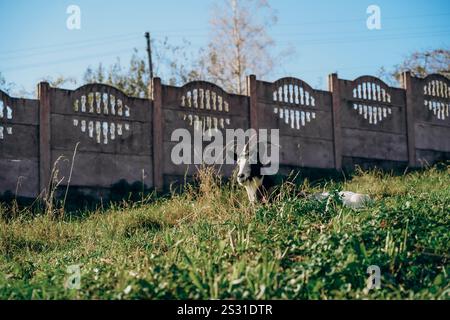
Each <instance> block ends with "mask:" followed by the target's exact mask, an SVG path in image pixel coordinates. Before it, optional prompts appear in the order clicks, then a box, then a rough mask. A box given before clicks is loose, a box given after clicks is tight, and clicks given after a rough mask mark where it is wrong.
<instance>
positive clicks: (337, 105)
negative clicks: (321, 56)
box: [328, 73, 342, 171]
mask: <svg viewBox="0 0 450 320" xmlns="http://www.w3.org/2000/svg"><path fill="white" fill-rule="evenodd" d="M328 90H329V91H330V92H331V96H332V114H333V144H334V166H335V169H336V170H338V171H339V170H341V169H342V132H341V88H340V86H339V78H338V75H337V73H333V74H330V75H329V76H328Z"/></svg>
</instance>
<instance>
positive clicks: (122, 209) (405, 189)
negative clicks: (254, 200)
mask: <svg viewBox="0 0 450 320" xmlns="http://www.w3.org/2000/svg"><path fill="white" fill-rule="evenodd" d="M213 177H214V175H211V174H210V173H208V172H202V174H201V177H200V178H201V184H200V186H199V187H198V188H193V187H192V188H190V189H189V190H187V191H186V192H185V193H183V194H180V195H172V196H171V197H169V198H165V199H158V200H154V201H152V202H151V203H134V204H130V203H122V204H120V205H116V206H112V207H110V208H109V209H104V210H100V209H99V210H97V211H94V212H84V213H83V214H82V215H81V216H78V217H74V216H72V217H71V216H69V215H67V214H66V215H63V216H62V215H61V214H56V213H55V212H46V213H42V214H40V215H37V216H36V215H33V214H31V213H30V212H29V211H26V210H22V211H20V212H19V211H18V209H17V208H12V209H11V208H9V209H8V208H6V207H5V206H3V207H2V208H0V215H1V218H0V299H179V298H193V299H449V298H450V284H449V283H450V282H449V279H450V278H449V273H450V265H449V258H450V257H449V255H450V209H449V208H450V166H448V167H444V168H440V169H437V168H430V169H428V170H426V171H422V172H413V173H408V174H405V175H401V176H392V175H388V174H383V173H380V172H377V171H373V172H368V173H362V172H360V173H357V174H356V175H355V176H353V177H351V178H349V179H348V180H347V181H346V182H342V183H335V182H332V181H329V182H323V183H321V184H316V185H310V184H309V183H308V182H305V183H304V184H303V185H302V186H298V187H296V188H297V189H298V188H300V189H302V190H304V191H307V192H312V191H318V190H327V191H337V190H350V191H356V192H364V193H368V194H370V195H371V196H372V198H373V199H374V201H373V203H371V204H370V205H369V206H368V207H367V208H364V209H361V210H351V209H348V208H344V207H342V205H341V204H340V201H339V198H338V197H337V196H333V197H332V198H331V199H330V201H313V200H305V199H302V198H297V197H296V196H295V194H296V193H298V192H297V191H298V190H297V191H296V190H294V189H295V187H294V186H292V185H291V184H288V183H286V184H285V185H283V187H282V190H281V192H280V196H279V199H277V201H275V203H274V204H272V205H264V206H258V207H254V208H253V207H250V206H249V205H248V203H247V200H246V196H245V194H244V192H243V190H241V189H240V188H238V187H237V186H236V185H233V184H222V183H221V182H220V181H217V180H216V178H213ZM334 194H336V193H334ZM58 212H61V211H58ZM71 265H78V266H80V270H81V282H80V286H81V287H80V289H79V290H76V289H67V288H65V286H64V284H65V282H66V279H68V276H69V273H67V268H68V267H69V266H71ZM370 265H377V266H379V267H380V269H381V288H380V289H378V290H368V289H367V288H366V282H367V278H368V274H367V273H366V271H367V267H368V266H370Z"/></svg>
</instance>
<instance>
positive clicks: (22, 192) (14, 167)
mask: <svg viewBox="0 0 450 320" xmlns="http://www.w3.org/2000/svg"><path fill="white" fill-rule="evenodd" d="M38 111H39V102H38V101H37V100H30V99H16V98H11V97H10V96H9V95H7V94H6V93H4V92H2V91H0V196H1V195H2V194H5V193H9V194H10V195H12V196H14V197H16V196H18V197H26V198H35V197H36V196H37V195H38V193H39V132H38V121H39V114H38Z"/></svg>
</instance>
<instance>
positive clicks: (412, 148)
mask: <svg viewBox="0 0 450 320" xmlns="http://www.w3.org/2000/svg"><path fill="white" fill-rule="evenodd" d="M402 80H403V81H402V82H403V83H402V85H403V89H405V91H406V108H405V109H406V130H407V131H406V137H407V141H408V166H409V167H411V168H414V167H416V166H417V161H416V139H415V130H414V127H415V117H414V103H415V100H416V99H415V98H414V90H415V89H416V88H414V86H413V78H412V76H411V72H410V71H407V72H404V73H403V74H402Z"/></svg>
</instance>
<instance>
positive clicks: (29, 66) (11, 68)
mask: <svg viewBox="0 0 450 320" xmlns="http://www.w3.org/2000/svg"><path fill="white" fill-rule="evenodd" d="M141 49H142V48H141ZM127 52H128V53H129V52H130V49H129V48H127V49H123V50H118V51H110V52H106V53H102V54H95V55H88V56H82V57H75V58H70V59H61V60H56V61H52V62H46V63H34V64H28V65H21V66H16V67H10V68H6V69H3V70H2V71H3V72H8V71H16V70H23V69H33V68H37V67H42V66H50V65H57V64H61V63H66V62H75V61H82V60H87V59H92V58H105V57H109V56H114V55H117V54H120V53H127Z"/></svg>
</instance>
